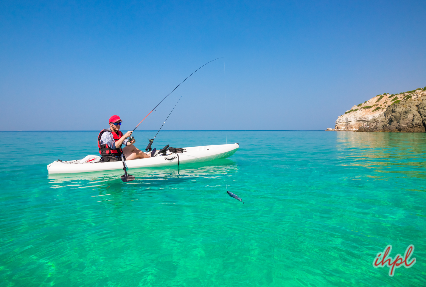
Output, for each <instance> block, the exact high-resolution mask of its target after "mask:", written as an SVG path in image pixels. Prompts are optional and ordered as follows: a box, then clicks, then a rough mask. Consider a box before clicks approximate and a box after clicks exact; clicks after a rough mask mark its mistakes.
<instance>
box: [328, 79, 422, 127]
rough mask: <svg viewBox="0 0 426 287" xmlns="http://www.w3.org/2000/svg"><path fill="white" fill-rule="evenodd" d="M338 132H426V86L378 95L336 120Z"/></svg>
mask: <svg viewBox="0 0 426 287" xmlns="http://www.w3.org/2000/svg"><path fill="white" fill-rule="evenodd" d="M334 130H336V131H360V132H361V131H375V132H378V131H387V132H425V131H426V87H425V88H423V89H417V90H413V91H408V92H405V93H399V94H391V95H390V94H387V93H384V94H382V95H377V96H376V97H374V98H372V99H370V100H368V101H365V102H364V103H361V104H359V105H356V106H353V107H352V108H351V109H350V110H348V111H346V112H345V114H344V115H341V116H340V117H338V118H337V120H336V125H335V129H334Z"/></svg>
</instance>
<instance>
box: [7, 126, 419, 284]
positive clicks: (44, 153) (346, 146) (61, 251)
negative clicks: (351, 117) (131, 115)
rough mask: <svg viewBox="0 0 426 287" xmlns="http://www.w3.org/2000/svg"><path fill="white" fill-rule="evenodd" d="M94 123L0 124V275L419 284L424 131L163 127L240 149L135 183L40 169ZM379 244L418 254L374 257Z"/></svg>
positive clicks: (186, 139) (83, 137)
mask: <svg viewBox="0 0 426 287" xmlns="http://www.w3.org/2000/svg"><path fill="white" fill-rule="evenodd" d="M98 133H99V131H92V132H0V144H1V146H2V148H3V152H2V153H0V158H1V161H0V162H1V163H0V171H1V172H0V179H1V181H0V182H1V188H0V235H1V236H0V246H1V248H0V286H426V192H425V183H426V181H425V180H426V163H425V160H426V134H407V133H353V132H323V131H162V132H160V134H159V135H158V137H157V139H156V141H155V143H154V146H155V147H157V148H161V147H163V146H164V145H166V144H170V145H171V146H173V147H186V146H197V145H209V144H224V143H226V142H228V143H234V142H238V143H239V144H240V149H239V150H238V151H237V152H236V153H235V154H234V155H233V156H231V157H230V158H228V159H221V160H215V161H211V162H209V163H202V164H191V165H181V166H180V169H179V170H178V168H177V167H168V168H150V169H131V170H130V171H129V173H130V174H132V175H134V176H135V177H136V180H135V181H133V182H130V183H123V182H122V181H121V180H120V176H121V175H122V174H123V171H122V170H119V171H115V172H106V173H89V174H75V175H71V176H69V175H68V176H59V175H57V176H49V175H48V174H47V169H46V166H47V165H48V164H49V163H51V162H53V161H54V160H57V159H62V160H73V159H82V158H83V157H85V156H86V155H88V154H97V153H98V151H97V142H96V141H97V136H98ZM154 133H155V131H137V132H135V134H134V135H135V137H136V140H137V142H136V146H138V147H139V148H144V147H145V146H146V144H147V143H148V140H147V139H148V138H151V137H152V136H153V135H154ZM227 190H229V191H231V192H233V193H235V194H236V195H238V196H239V197H241V198H242V200H243V201H244V204H243V203H242V202H240V201H238V200H236V199H234V198H232V197H230V196H228V194H227V193H226V191H227ZM388 245H391V246H392V251H391V253H390V254H389V257H391V258H394V257H395V256H396V255H397V254H401V255H404V253H405V251H406V249H407V247H408V246H409V245H413V246H414V252H413V253H412V255H411V258H410V259H413V258H416V262H415V263H414V265H412V266H411V268H405V267H404V266H400V267H399V268H396V269H395V274H394V276H393V277H391V276H389V269H390V268H389V267H387V266H385V267H381V268H374V267H373V261H374V260H375V258H376V256H377V254H378V253H383V252H384V250H385V248H386V247H387V246H388Z"/></svg>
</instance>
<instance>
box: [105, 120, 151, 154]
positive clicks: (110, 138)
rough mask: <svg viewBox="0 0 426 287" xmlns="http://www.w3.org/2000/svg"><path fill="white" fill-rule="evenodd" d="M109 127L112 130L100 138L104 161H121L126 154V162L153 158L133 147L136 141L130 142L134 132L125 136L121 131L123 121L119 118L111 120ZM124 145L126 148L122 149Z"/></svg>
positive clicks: (106, 131)
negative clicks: (129, 138)
mask: <svg viewBox="0 0 426 287" xmlns="http://www.w3.org/2000/svg"><path fill="white" fill-rule="evenodd" d="M109 127H110V130H107V129H104V130H102V131H101V132H100V133H99V136H98V147H99V153H100V154H101V156H102V161H120V160H121V155H122V154H124V157H125V158H126V160H132V159H138V158H148V157H151V155H150V154H146V153H144V152H143V151H141V150H139V149H137V148H136V147H135V146H134V145H133V144H134V143H135V141H136V140H135V139H133V140H132V141H129V140H128V137H130V136H131V135H132V131H128V132H127V133H125V134H124V135H123V133H122V132H121V131H120V127H121V119H120V117H119V116H117V115H114V116H112V117H110V118H109ZM122 145H125V147H124V148H121V146H122Z"/></svg>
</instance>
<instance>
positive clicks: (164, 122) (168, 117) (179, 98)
mask: <svg viewBox="0 0 426 287" xmlns="http://www.w3.org/2000/svg"><path fill="white" fill-rule="evenodd" d="M182 96H183V95H182ZM182 96H180V98H179V100H178V101H177V102H176V104H175V106H174V107H173V109H172V111H171V112H170V114H169V115H168V116H167V118H166V119H165V120H164V122H163V124H162V125H161V127H160V129H159V130H158V131H157V133H156V134H155V136H154V138H153V139H152V140H150V141H154V140H155V138H156V137H157V135H158V133H159V132H160V131H161V129H162V128H163V126H164V124H165V123H166V122H167V120H168V118H169V117H170V115H171V114H172V113H173V111H174V110H175V108H176V106H177V104H179V101H180V99H182Z"/></svg>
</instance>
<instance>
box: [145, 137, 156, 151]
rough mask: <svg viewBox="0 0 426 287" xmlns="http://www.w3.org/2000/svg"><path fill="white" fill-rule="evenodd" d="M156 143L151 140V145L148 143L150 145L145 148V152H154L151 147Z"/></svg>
mask: <svg viewBox="0 0 426 287" xmlns="http://www.w3.org/2000/svg"><path fill="white" fill-rule="evenodd" d="M153 142H154V139H150V140H149V143H148V145H147V146H146V148H145V151H147V152H148V151H152V148H151V146H152V143H153Z"/></svg>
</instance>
